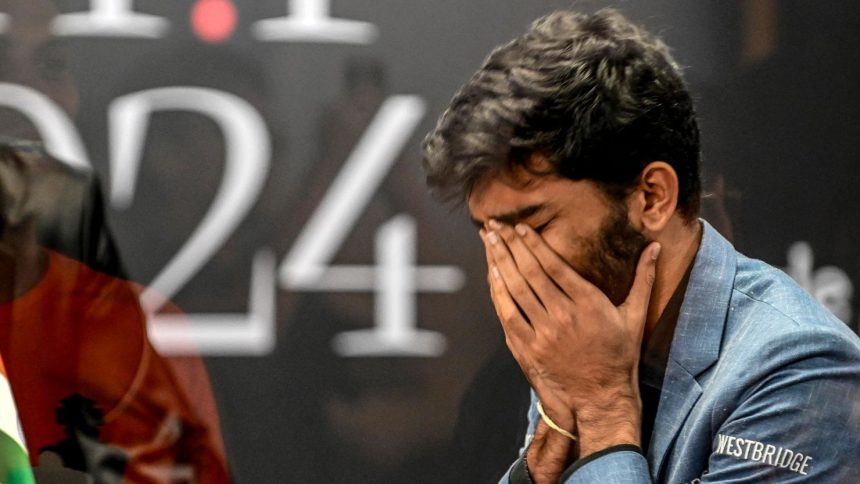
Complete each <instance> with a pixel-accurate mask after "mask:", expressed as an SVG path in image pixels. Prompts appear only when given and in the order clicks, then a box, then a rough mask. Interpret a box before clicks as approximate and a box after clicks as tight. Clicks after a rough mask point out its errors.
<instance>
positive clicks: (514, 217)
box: [472, 203, 546, 229]
mask: <svg viewBox="0 0 860 484" xmlns="http://www.w3.org/2000/svg"><path fill="white" fill-rule="evenodd" d="M545 208H546V205H544V204H543V203H539V204H536V205H529V206H527V207H522V208H518V209H516V210H514V211H512V212H506V213H500V214H497V215H493V216H491V217H490V219H492V220H496V221H498V222H499V223H502V224H505V225H516V224H517V223H518V222H520V221H522V220H525V219H527V218H529V217H531V216H532V215H534V214H536V213H538V212H540V211H541V210H543V209H545ZM472 223H473V224H475V226H476V227H478V228H479V229H480V228H483V227H484V222H483V221H481V220H478V219H476V218H472Z"/></svg>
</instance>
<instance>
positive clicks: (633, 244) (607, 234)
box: [579, 203, 649, 306]
mask: <svg viewBox="0 0 860 484" xmlns="http://www.w3.org/2000/svg"><path fill="white" fill-rule="evenodd" d="M648 243H649V241H648V239H646V238H645V236H644V235H642V234H641V233H640V232H638V231H637V230H636V229H634V228H633V226H632V225H630V220H629V219H628V218H627V207H626V206H625V205H624V204H623V203H616V204H613V208H612V210H611V212H610V214H609V215H608V217H607V219H606V220H604V221H603V223H602V224H601V225H600V230H599V232H598V234H597V236H596V238H595V239H592V240H591V241H590V243H589V244H588V247H587V248H586V251H585V257H583V259H582V260H583V261H584V262H583V267H582V268H581V269H580V270H579V273H580V274H581V275H582V276H583V277H584V278H585V279H587V280H588V281H589V282H591V283H592V284H594V285H595V286H597V288H598V289H600V290H601V291H603V293H604V294H606V296H607V297H608V298H609V300H610V301H612V304H615V305H616V306H619V305H621V304H622V303H623V302H624V301H625V300H626V299H627V295H628V294H629V293H630V288H631V287H633V281H634V279H635V277H636V266H637V264H638V262H639V256H640V255H641V254H642V251H643V250H645V247H646V246H647V245H648Z"/></svg>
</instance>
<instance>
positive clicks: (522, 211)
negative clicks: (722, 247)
mask: <svg viewBox="0 0 860 484" xmlns="http://www.w3.org/2000/svg"><path fill="white" fill-rule="evenodd" d="M468 205H469V212H470V214H471V216H472V220H473V221H474V222H475V224H476V225H478V226H479V227H486V224H487V223H488V222H489V221H490V220H491V219H495V220H497V221H499V222H500V223H503V224H510V225H514V224H517V223H524V224H526V225H529V226H530V227H532V228H533V229H535V231H537V232H538V233H539V234H540V235H541V236H542V237H543V238H544V240H546V242H547V244H548V245H549V246H550V247H552V248H553V250H555V252H556V253H558V254H559V255H560V256H561V257H562V258H563V259H564V260H565V261H567V263H568V264H570V266H571V267H573V269H574V270H576V271H577V272H578V273H579V274H580V275H582V276H583V277H584V278H585V279H587V280H588V281H590V282H591V283H592V284H594V285H595V286H597V287H598V288H599V289H600V290H601V291H603V292H604V293H605V294H606V295H607V297H608V298H609V299H610V300H611V301H612V302H613V303H614V304H616V305H618V304H621V303H622V302H624V300H625V299H626V298H627V294H628V293H629V291H630V287H631V286H632V284H633V278H634V275H635V271H636V263H637V262H638V260H639V255H640V254H641V253H642V250H644V248H645V246H646V245H647V244H648V241H647V239H646V238H645V237H644V236H643V235H642V234H641V233H639V232H637V231H636V230H635V229H634V228H633V227H632V226H631V225H630V222H629V220H628V218H627V209H626V206H625V205H624V204H623V203H621V202H609V201H608V200H607V197H606V195H604V194H603V192H602V191H601V190H600V188H599V187H598V186H597V185H596V184H594V183H593V182H590V181H574V180H570V179H567V178H562V177H558V176H554V175H550V176H546V175H534V174H532V173H529V172H528V171H526V170H523V169H518V170H516V171H514V172H506V173H503V174H500V175H497V176H493V177H488V178H487V179H486V180H484V181H482V182H480V183H478V184H477V185H476V186H475V187H474V189H473V190H472V193H471V194H470V196H469V199H468Z"/></svg>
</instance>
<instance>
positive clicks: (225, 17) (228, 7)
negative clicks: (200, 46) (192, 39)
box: [191, 0, 238, 43]
mask: <svg viewBox="0 0 860 484" xmlns="http://www.w3.org/2000/svg"><path fill="white" fill-rule="evenodd" d="M237 17H238V15H237V14H236V6H235V5H233V2H231V1H230V0H198V1H197V3H195V4H194V6H193V7H192V8H191V29H192V30H194V33H195V34H197V37H200V39H201V40H204V41H206V42H213V43H215V42H222V41H224V40H225V39H227V38H228V37H230V36H231V35H233V32H234V31H235V30H236V20H237Z"/></svg>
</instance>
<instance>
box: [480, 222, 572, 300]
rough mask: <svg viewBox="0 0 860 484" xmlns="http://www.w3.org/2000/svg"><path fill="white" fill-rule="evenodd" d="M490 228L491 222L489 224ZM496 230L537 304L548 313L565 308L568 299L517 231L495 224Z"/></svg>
mask: <svg viewBox="0 0 860 484" xmlns="http://www.w3.org/2000/svg"><path fill="white" fill-rule="evenodd" d="M490 223H491V226H492V224H493V222H490ZM496 226H497V227H498V229H496V232H497V233H498V234H499V235H500V236H501V237H502V240H504V241H505V244H506V245H507V247H508V249H509V250H510V253H511V255H512V256H513V258H514V262H515V263H516V265H517V268H518V270H519V273H520V274H521V275H522V276H523V278H524V279H525V281H526V283H528V285H529V286H530V287H531V288H532V291H534V293H535V295H536V296H537V298H538V300H539V302H540V303H541V304H542V305H543V307H544V308H546V311H547V312H548V313H552V312H553V311H554V310H556V309H558V308H559V306H565V307H566V306H567V305H566V304H564V303H565V302H566V300H568V299H569V298H568V297H567V295H566V294H564V293H563V292H562V291H561V289H559V287H558V286H557V285H556V283H555V282H553V281H552V279H550V278H549V276H548V275H547V273H546V272H545V271H544V269H543V266H542V265H541V263H540V261H538V260H537V257H535V255H534V254H533V253H532V251H531V249H530V248H529V247H528V246H527V245H526V244H525V242H524V241H523V239H522V237H521V235H519V231H515V230H514V228H513V227H511V226H509V225H501V224H498V223H496Z"/></svg>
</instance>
